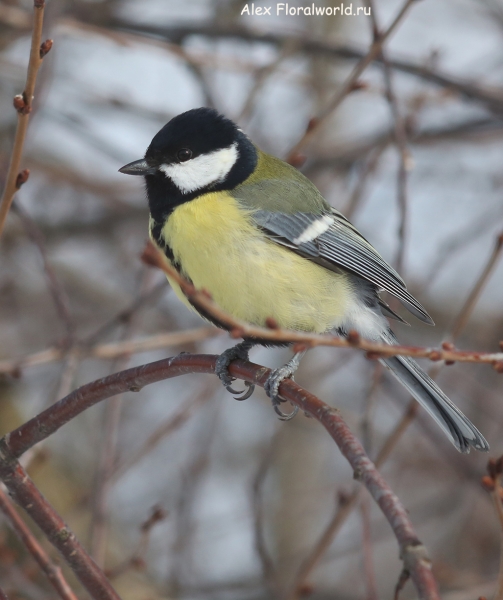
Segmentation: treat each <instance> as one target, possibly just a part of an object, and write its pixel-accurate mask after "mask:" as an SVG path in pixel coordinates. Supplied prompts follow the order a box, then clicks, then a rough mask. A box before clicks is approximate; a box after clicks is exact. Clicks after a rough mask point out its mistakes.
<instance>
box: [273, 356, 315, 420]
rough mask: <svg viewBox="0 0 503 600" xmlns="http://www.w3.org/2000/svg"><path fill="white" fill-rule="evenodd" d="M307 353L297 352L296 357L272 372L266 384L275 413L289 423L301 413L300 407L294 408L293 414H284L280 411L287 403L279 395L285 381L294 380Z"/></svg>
mask: <svg viewBox="0 0 503 600" xmlns="http://www.w3.org/2000/svg"><path fill="white" fill-rule="evenodd" d="M305 353H306V352H305V351H302V352H297V354H295V356H294V357H293V358H292V359H291V360H290V361H288V362H287V363H286V365H283V366H282V367H280V368H279V369H274V371H271V374H270V375H269V377H268V378H267V381H266V382H265V384H264V390H265V393H266V394H267V395H268V396H269V398H270V399H271V402H272V406H273V408H274V412H275V413H276V414H277V415H278V417H279V418H280V420H281V421H289V420H290V419H293V418H294V417H295V415H296V414H297V413H298V412H299V407H298V406H294V407H293V410H292V412H290V413H284V412H283V411H282V410H281V409H280V405H281V403H282V402H286V400H284V399H283V398H281V396H280V395H279V386H280V385H281V383H282V382H283V381H285V379H293V375H294V373H295V371H296V370H297V369H298V368H299V363H300V361H301V359H302V357H303V356H304V354H305Z"/></svg>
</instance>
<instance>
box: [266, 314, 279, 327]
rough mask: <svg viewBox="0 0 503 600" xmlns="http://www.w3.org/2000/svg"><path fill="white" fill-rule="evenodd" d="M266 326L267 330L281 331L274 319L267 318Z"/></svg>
mask: <svg viewBox="0 0 503 600" xmlns="http://www.w3.org/2000/svg"><path fill="white" fill-rule="evenodd" d="M265 326H266V327H267V329H279V325H278V322H277V321H276V319H274V318H273V317H267V319H266V320H265Z"/></svg>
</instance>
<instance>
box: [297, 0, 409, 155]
mask: <svg viewBox="0 0 503 600" xmlns="http://www.w3.org/2000/svg"><path fill="white" fill-rule="evenodd" d="M416 2H417V0H406V1H405V3H404V4H403V6H402V8H401V9H400V10H399V12H398V14H397V15H396V17H395V18H394V20H393V22H392V23H391V25H390V26H389V27H388V29H387V30H386V31H385V32H384V33H383V34H382V35H381V36H380V37H379V38H378V39H376V40H375V41H374V42H373V44H372V46H371V47H370V50H369V52H368V53H367V55H366V56H365V57H364V58H362V59H361V61H360V62H359V63H358V64H357V65H356V66H355V67H354V68H353V70H352V71H351V73H350V75H349V77H348V78H347V79H346V81H345V82H344V83H343V85H342V86H341V88H340V89H339V91H338V92H337V94H336V95H335V96H334V98H332V100H331V102H329V104H328V106H327V107H326V108H325V110H323V111H322V112H321V113H320V114H319V115H318V116H317V118H316V119H315V120H314V121H313V122H312V123H311V126H310V127H308V129H307V130H306V132H305V133H304V135H303V136H302V137H301V139H300V140H299V141H298V142H297V143H296V144H295V145H294V146H293V148H292V149H291V150H290V152H289V154H288V158H287V161H288V162H292V161H295V159H296V157H297V156H298V154H299V152H300V150H301V149H302V148H303V147H304V146H306V145H307V144H308V143H309V142H311V141H312V140H313V138H314V137H315V135H317V134H318V132H319V131H320V128H321V126H322V125H324V124H325V122H326V120H327V119H328V117H329V116H330V115H331V114H332V113H333V112H334V111H335V109H336V108H337V107H338V106H339V104H340V103H341V102H342V101H343V100H344V98H345V97H346V96H347V95H348V94H349V92H351V90H352V89H353V88H354V86H355V84H356V82H357V80H358V78H359V77H360V75H361V74H362V73H363V71H365V69H366V68H367V67H368V66H369V65H370V64H371V63H372V61H374V60H375V59H376V58H377V57H378V56H379V55H380V54H381V51H382V46H383V44H384V42H385V41H386V40H387V39H388V38H389V37H390V35H391V34H392V33H393V32H394V31H395V29H396V28H397V26H398V25H399V23H400V22H401V21H402V19H403V18H404V16H405V15H406V14H407V11H408V10H409V8H410V7H411V6H412V5H413V4H415V3H416Z"/></svg>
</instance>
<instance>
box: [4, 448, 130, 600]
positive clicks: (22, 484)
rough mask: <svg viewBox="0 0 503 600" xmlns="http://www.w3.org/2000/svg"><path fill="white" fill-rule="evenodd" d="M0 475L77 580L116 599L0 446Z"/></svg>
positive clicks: (101, 598) (101, 597) (99, 598)
mask: <svg viewBox="0 0 503 600" xmlns="http://www.w3.org/2000/svg"><path fill="white" fill-rule="evenodd" d="M0 478H1V479H2V480H3V482H4V484H5V486H6V487H7V489H8V490H9V493H10V495H11V496H12V497H13V498H14V500H15V501H16V502H17V503H18V504H19V505H20V506H21V507H23V508H24V510H25V511H26V512H27V513H28V514H29V515H30V517H31V518H32V519H33V520H34V521H35V523H36V524H37V525H38V526H39V527H40V529H41V530H42V531H43V532H44V533H45V535H46V537H47V539H48V540H49V541H50V542H51V544H52V545H53V546H54V547H55V548H57V549H58V550H59V551H60V552H61V554H62V556H63V558H64V559H65V560H66V562H67V563H68V565H69V566H70V568H71V569H72V570H73V572H74V573H75V575H76V576H77V577H78V579H79V581H80V582H81V583H82V585H83V586H84V587H85V588H86V590H87V591H88V592H89V594H90V595H91V597H92V598H94V599H95V600H120V597H119V596H118V595H117V593H116V592H115V590H114V589H113V588H112V586H111V585H110V583H109V582H108V580H107V578H106V577H105V575H104V573H103V572H102V571H101V570H100V568H99V567H98V566H97V565H96V563H95V562H94V561H93V559H92V558H91V557H90V556H89V555H88V554H87V552H86V551H85V550H84V548H83V547H82V545H81V544H80V542H79V541H78V540H77V538H76V537H75V535H74V533H73V532H72V531H71V530H70V529H69V527H68V526H67V525H66V523H65V522H64V521H63V519H62V518H61V517H60V516H59V515H58V514H57V513H56V511H55V510H54V509H53V507H52V506H51V505H50V504H49V503H48V502H47V500H46V499H45V498H44V497H43V496H42V494H41V493H40V492H39V491H38V489H37V488H36V486H35V484H34V483H33V481H32V480H31V479H30V477H29V476H28V473H26V471H25V470H24V469H23V467H22V466H21V465H20V464H19V462H18V461H17V460H16V459H14V458H12V456H10V455H9V452H8V451H6V449H5V446H0Z"/></svg>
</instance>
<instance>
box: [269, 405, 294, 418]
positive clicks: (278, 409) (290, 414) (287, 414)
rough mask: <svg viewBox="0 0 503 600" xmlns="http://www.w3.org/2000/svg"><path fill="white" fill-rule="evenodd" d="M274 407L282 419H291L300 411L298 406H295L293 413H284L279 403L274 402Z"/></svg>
mask: <svg viewBox="0 0 503 600" xmlns="http://www.w3.org/2000/svg"><path fill="white" fill-rule="evenodd" d="M273 408H274V412H275V413H276V414H277V415H278V418H279V420H280V421H290V419H293V418H294V417H295V416H296V415H297V413H298V412H299V407H298V406H294V407H293V410H292V412H291V413H284V412H283V411H282V410H281V409H280V407H279V406H278V405H277V404H274V405H273Z"/></svg>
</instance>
